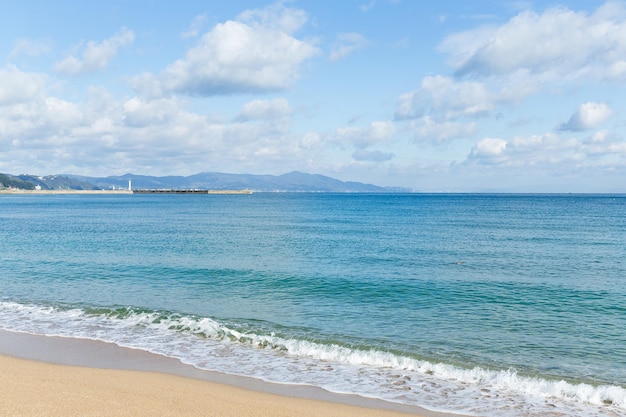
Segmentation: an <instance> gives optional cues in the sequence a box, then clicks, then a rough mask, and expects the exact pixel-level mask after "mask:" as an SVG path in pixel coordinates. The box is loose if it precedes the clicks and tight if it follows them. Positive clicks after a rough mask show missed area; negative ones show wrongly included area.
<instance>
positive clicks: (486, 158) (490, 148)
mask: <svg viewBox="0 0 626 417" xmlns="http://www.w3.org/2000/svg"><path fill="white" fill-rule="evenodd" d="M506 146H507V142H506V141H505V140H504V139H499V138H485V139H481V140H479V141H478V142H477V143H476V145H474V147H473V148H472V151H471V153H470V158H471V159H476V160H478V161H481V162H482V163H491V162H492V161H494V160H501V156H502V154H503V153H504V151H505V150H506Z"/></svg>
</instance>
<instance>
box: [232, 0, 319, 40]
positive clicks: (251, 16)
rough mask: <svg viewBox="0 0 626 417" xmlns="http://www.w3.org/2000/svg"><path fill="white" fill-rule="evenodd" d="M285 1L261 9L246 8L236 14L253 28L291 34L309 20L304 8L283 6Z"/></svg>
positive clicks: (238, 18) (241, 20)
mask: <svg viewBox="0 0 626 417" xmlns="http://www.w3.org/2000/svg"><path fill="white" fill-rule="evenodd" d="M284 3H285V1H279V2H277V3H275V4H272V5H270V6H267V7H264V8H261V9H252V10H246V11H244V12H242V13H240V14H239V16H237V21H239V22H243V23H245V24H247V25H249V26H250V27H253V28H255V29H266V30H272V31H276V32H282V33H285V34H288V35H292V34H294V33H295V32H297V31H298V30H300V29H301V28H302V27H303V26H304V25H305V24H306V22H307V21H308V20H309V17H308V15H307V13H306V12H305V11H304V10H300V9H292V8H289V7H285V6H284V5H283V4H284Z"/></svg>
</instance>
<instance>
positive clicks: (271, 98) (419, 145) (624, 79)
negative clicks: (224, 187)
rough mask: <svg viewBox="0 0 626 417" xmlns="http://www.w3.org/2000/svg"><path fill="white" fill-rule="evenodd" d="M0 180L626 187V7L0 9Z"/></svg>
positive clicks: (445, 4)
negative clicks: (282, 177) (308, 177)
mask: <svg viewBox="0 0 626 417" xmlns="http://www.w3.org/2000/svg"><path fill="white" fill-rule="evenodd" d="M4 3H5V4H3V6H2V9H3V12H2V14H1V15H0V27H2V36H1V37H0V59H1V60H2V61H3V62H1V63H0V172H3V173H12V174H22V173H29V174H37V175H47V174H62V173H71V174H81V175H93V176H107V175H119V174H124V173H128V172H131V173H135V174H144V175H191V174H194V173H198V172H204V171H219V172H229V173H254V174H282V173H286V172H289V171H293V170H299V171H304V172H309V173H317V174H324V175H329V176H332V177H335V178H338V179H342V180H350V181H361V182H368V183H374V184H378V185H386V186H402V187H408V188H410V189H413V190H416V191H427V192H445V191H466V192H473V191H504V192H510V191H512V192H626V100H624V98H623V97H624V96H625V94H624V92H625V91H624V86H625V85H626V2H622V1H608V2H605V1H592V0H587V1H574V0H572V1H567V0H563V1H549V2H548V1H546V2H542V1H487V0H483V1H475V2H466V1H451V0H441V1H438V2H421V1H408V0H354V1H352V0H345V1H341V2H320V1H313V0H309V1H296V0H294V1H277V2H259V1H231V2H208V1H192V0H187V1H184V2H177V3H176V4H175V2H170V1H158V0H132V1H128V0H109V1H107V2H84V1H62V0H61V1H55V2H42V1H28V0H26V1H20V2H4Z"/></svg>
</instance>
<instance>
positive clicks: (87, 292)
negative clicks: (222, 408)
mask: <svg viewBox="0 0 626 417" xmlns="http://www.w3.org/2000/svg"><path fill="white" fill-rule="evenodd" d="M0 260H1V263H0V328H4V329H8V330H16V331H29V332H33V333H41V334H57V335H64V336H70V337H76V338H93V339H100V340H107V341H112V342H115V343H118V344H120V345H122V346H132V347H136V348H142V349H146V350H149V351H152V352H156V353H160V354H166V355H169V356H174V357H178V358H180V359H181V360H182V361H183V362H185V363H190V364H193V365H194V366H197V367H199V368H204V369H213V370H220V371H223V372H228V373H236V374H243V375H249V376H253V377H257V378H262V379H266V380H271V381H279V382H286V383H308V384H314V385H319V386H321V387H324V388H326V389H329V390H333V391H337V392H354V393H358V394H361V395H367V396H375V397H380V398H384V399H387V400H390V401H397V402H404V403H409V404H418V405H422V406H426V407H429V408H433V409H442V410H449V411H457V412H465V413H478V414H490V415H510V416H518V415H539V414H542V415H551V414H549V413H554V414H552V415H580V416H589V415H625V414H626V390H625V389H624V388H625V387H626V349H625V348H624V346H626V196H618V195H475V194H469V195H447V194H443V195H421V194H413V195H400V194H389V195H378V194H375V195H363V194H273V193H272V194H269V193H268V194H265V193H257V194H253V195H208V196H207V195H108V196H107V195H82V196H81V195H21V196H20V195H2V196H0ZM546 413H548V414H546ZM559 413H560V414H559Z"/></svg>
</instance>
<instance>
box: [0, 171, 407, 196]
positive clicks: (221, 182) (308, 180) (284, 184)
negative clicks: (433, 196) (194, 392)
mask: <svg viewBox="0 0 626 417" xmlns="http://www.w3.org/2000/svg"><path fill="white" fill-rule="evenodd" d="M129 181H131V183H132V187H133V189H174V190H180V189H207V190H241V189H249V190H253V191H257V192H335V193H337V192H339V193H381V192H397V191H406V190H402V189H396V188H385V187H379V186H377V185H372V184H364V183H360V182H352V181H348V182H344V181H340V180H337V179H335V178H331V177H327V176H324V175H319V174H306V173H303V172H298V171H294V172H290V173H287V174H283V175H253V174H225V173H220V172H202V173H199V174H195V175H190V176H163V177H156V176H147V175H135V174H125V175H121V176H109V177H86V176H79V175H49V176H45V177H40V176H35V175H19V176H14V175H9V174H0V188H19V189H27V190H29V189H30V190H32V189H35V188H40V189H42V190H98V189H99V190H108V189H114V188H117V189H120V188H128V182H129Z"/></svg>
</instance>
